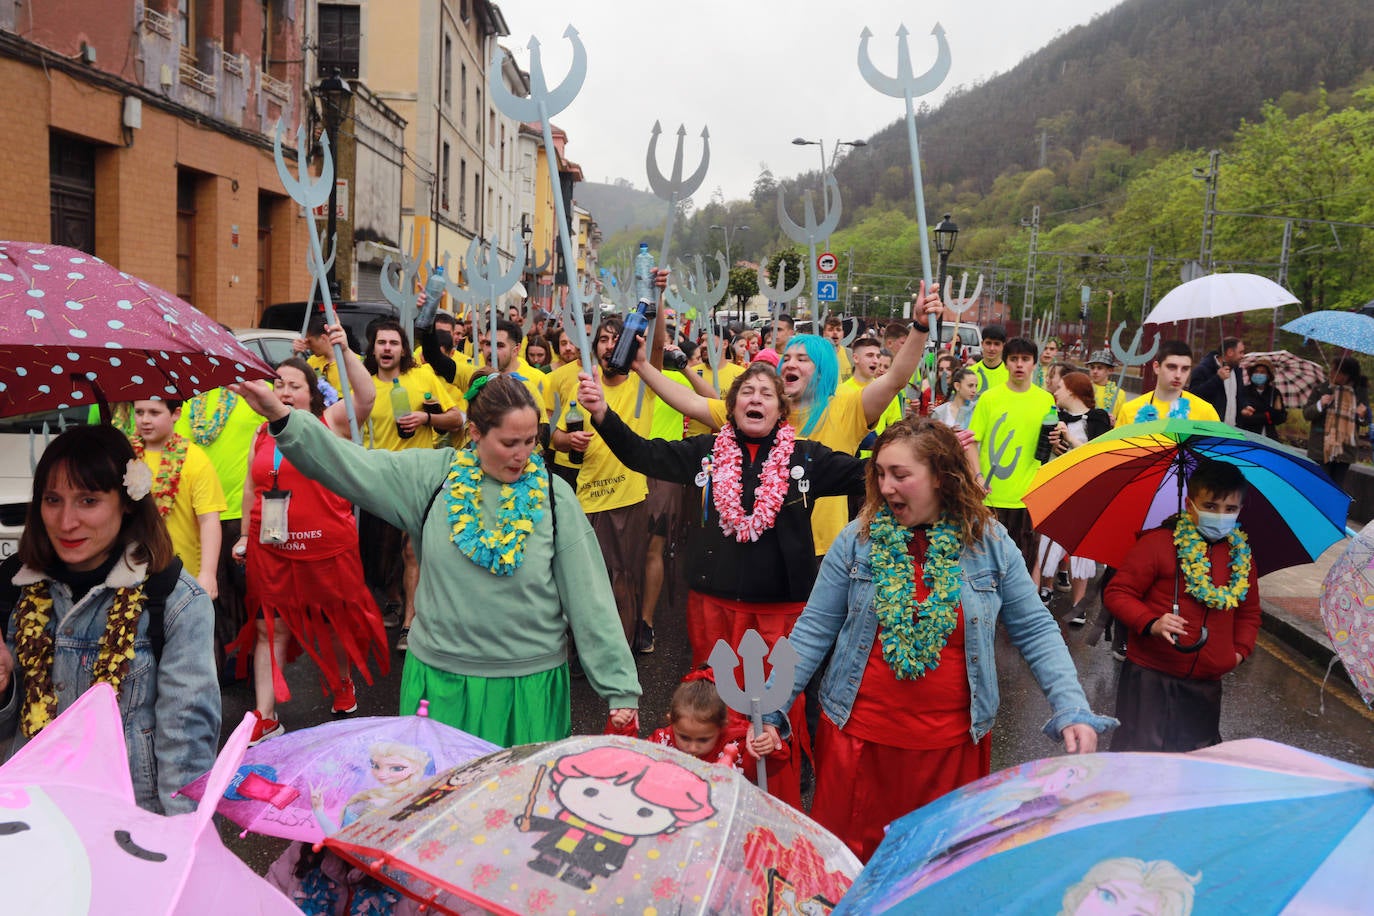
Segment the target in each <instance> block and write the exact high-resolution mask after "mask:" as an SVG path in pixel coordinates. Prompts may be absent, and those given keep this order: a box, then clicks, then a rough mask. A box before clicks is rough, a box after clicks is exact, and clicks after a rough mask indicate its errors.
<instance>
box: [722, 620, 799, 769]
mask: <svg viewBox="0 0 1374 916" xmlns="http://www.w3.org/2000/svg"><path fill="white" fill-rule="evenodd" d="M765 658H767V659H768V664H769V666H770V667H771V668H772V671H771V673H770V674H769V675H768V676H767V677H764V673H763V661H764V659H765ZM707 661H708V662H709V663H710V665H711V673H712V674H713V675H714V676H715V679H716V692H717V693H719V694H720V698H721V699H722V700H724V701H725V705H726V706H729V707H730V708H731V709H733V710H734V711H735V712H737V713H740V714H741V715H745V716H748V717H749V719H750V720H751V721H752V722H753V723H754V733H755V734H759V735H761V734H763V717H764V716H765V715H767V714H768V713H770V712H777V711H778V710H779V709H782V708H783V706H785V705H787V701H788V700H789V699H790V698H791V696H792V686H793V684H794V682H795V679H796V675H797V661H798V657H797V650H796V649H794V648H792V643H790V642H789V641H788V639H787V637H786V636H782V637H779V638H778V641H777V642H775V643H773V648H772V650H769V648H768V643H767V642H765V641H764V638H763V637H762V636H760V635H759V631H758V630H745V631H744V636H743V637H742V638H741V639H740V641H739V649H738V651H736V650H735V649H732V648H731V647H730V644H729V643H728V642H726V641H725V640H723V639H718V640H716V646H715V648H714V649H712V650H711V655H710V657H709V658H707ZM741 662H742V663H743V664H744V684H743V685H741V684H740V683H739V681H738V680H736V679H735V668H736V667H738V666H739V665H740V663H741ZM758 783H759V788H760V789H762V790H763V791H765V792H767V791H768V767H767V765H766V763H765V761H764V760H760V761H759V766H758Z"/></svg>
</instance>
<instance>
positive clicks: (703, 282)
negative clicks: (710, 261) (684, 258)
mask: <svg viewBox="0 0 1374 916" xmlns="http://www.w3.org/2000/svg"><path fill="white" fill-rule="evenodd" d="M693 260H694V261H695V267H696V271H695V273H694V274H690V275H689V274H688V273H687V268H686V267H683V266H681V265H679V268H678V269H679V271H680V272H681V274H682V276H683V277H685V278H686V280H687V288H686V289H674V288H673V286H672V285H671V284H670V285H669V286H668V288H667V289H666V290H664V293H665V298H667V300H668V304H669V305H671V306H672V307H673V308H675V309H677V310H678V312H679V313H681V314H682V315H684V316H685V315H696V316H701V315H707V316H709V315H710V314H711V307H712V306H713V305H715V304H716V303H718V302H720V300H721V299H723V298H724V297H725V292H726V290H728V289H729V288H730V272H729V271H728V270H726V264H725V255H723V254H721V253H720V252H719V251H717V252H716V263H717V264H719V265H720V276H719V278H718V279H717V281H716V283H715V285H712V284H711V278H710V275H708V274H707V273H706V267H705V265H704V264H703V263H702V259H701V255H699V254H698V255H694V256H693ZM704 320H705V321H706V364H707V365H709V366H710V367H711V377H712V378H713V379H714V378H716V377H717V376H716V373H717V372H719V371H720V360H721V352H720V341H719V340H717V339H716V333H715V329H714V328H712V327H711V321H710V318H709V317H707V318H706V319H704ZM715 387H716V391H717V392H719V391H720V385H719V383H718V382H717V383H715Z"/></svg>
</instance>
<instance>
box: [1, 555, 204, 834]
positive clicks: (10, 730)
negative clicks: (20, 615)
mask: <svg viewBox="0 0 1374 916" xmlns="http://www.w3.org/2000/svg"><path fill="white" fill-rule="evenodd" d="M132 552H133V549H132V548H130V549H129V550H127V551H126V552H125V554H124V558H123V559H122V560H121V561H120V562H118V563H116V564H115V565H114V568H113V569H111V570H110V573H109V575H108V576H106V578H105V581H104V583H102V584H100V585H97V586H96V587H95V588H93V589H91V590H90V592H88V593H87V594H86V596H85V597H84V598H82V599H81V601H80V602H78V603H77V604H76V606H75V607H73V606H72V600H71V590H70V589H69V588H68V587H67V585H66V584H65V583H63V582H60V581H57V580H52V584H51V593H52V599H53V615H52V616H53V623H52V626H53V627H54V628H55V631H56V640H57V646H56V657H55V659H54V661H53V669H52V679H53V686H54V687H55V688H56V690H57V709H58V711H59V712H61V711H62V710H65V709H66V708H67V707H68V706H70V705H71V704H72V703H74V702H76V699H77V697H79V696H81V694H82V693H84V692H85V691H86V688H88V687H90V686H91V666H92V664H93V663H94V661H95V654H96V649H97V647H98V646H99V644H100V637H101V636H102V635H103V634H104V632H105V621H106V618H107V616H108V614H109V611H110V607H111V605H113V603H114V594H115V591H116V590H117V589H119V588H123V587H125V586H133V585H137V584H138V583H139V582H141V581H143V580H144V579H145V578H146V577H147V572H148V570H147V566H146V565H145V564H142V563H137V562H135V561H134V560H133V559H132V556H131V555H132ZM48 578H50V577H49V576H48V575H47V574H45V573H43V572H41V571H39V570H35V569H31V568H30V567H28V566H25V567H23V568H21V569H20V570H19V572H18V574H16V575H15V577H14V580H13V581H14V584H15V585H18V586H24V585H29V584H31V583H34V582H39V581H41V580H43V579H48ZM16 624H17V620H16V619H14V616H13V615H12V616H11V620H10V632H9V633H8V634H6V635H7V638H8V642H9V645H10V647H11V649H13V646H14V631H15V627H16ZM163 624H164V631H165V633H166V643H165V644H164V646H163V649H162V659H161V661H160V662H156V661H154V659H153V647H152V643H151V642H149V640H148V615H147V614H144V615H143V616H142V618H141V619H140V620H139V622H138V633H137V634H136V635H135V637H134V657H133V660H132V661H130V663H129V671H128V673H127V674H126V675H125V676H124V678H123V680H122V681H121V682H120V686H119V712H120V716H121V718H122V719H123V720H124V742H125V744H126V745H127V747H128V753H129V775H130V776H131V777H132V779H133V785H134V799H135V801H137V802H138V806H139V807H140V808H144V809H146V810H148V811H153V812H155V813H159V814H179V813H183V812H186V811H192V810H194V809H195V802H194V801H192V800H191V799H189V798H185V797H181V796H177V797H175V798H173V797H172V793H174V792H176V791H177V790H178V789H180V788H181V787H182V786H184V785H186V784H187V783H188V782H191V781H192V780H194V779H195V778H196V777H197V776H200V775H201V774H202V773H204V772H205V771H207V770H209V769H210V767H212V766H213V765H214V763H215V751H216V749H217V748H218V746H219V730H220V691H219V677H218V675H217V674H216V672H215V645H214V626H215V610H214V605H213V604H212V603H211V601H210V596H209V595H207V594H206V593H205V592H204V591H203V590H202V589H201V588H200V586H199V585H198V584H197V583H196V580H195V579H193V578H191V576H190V575H189V574H188V573H187V572H185V571H184V570H183V571H182V573H181V579H180V580H179V581H178V582H177V584H176V587H175V588H173V589H172V593H171V594H170V595H168V596H167V606H166V611H165V616H164V619H163ZM10 684H11V686H10V689H9V691H8V697H6V696H5V695H4V693H3V692H0V700H4V701H5V702H4V705H3V707H0V741H3V740H4V739H5V738H8V737H9V736H11V735H13V736H14V741H13V743H12V746H11V748H10V753H11V754H12V753H14V752H15V751H18V750H19V748H20V747H22V746H23V745H24V744H25V743H27V741H28V739H27V738H25V737H24V735H23V734H22V733H21V732H19V731H18V724H19V715H20V712H21V707H22V706H23V701H24V685H23V672H22V670H21V669H19V668H18V667H17V666H16V668H15V671H14V676H13V677H12V678H11V681H10Z"/></svg>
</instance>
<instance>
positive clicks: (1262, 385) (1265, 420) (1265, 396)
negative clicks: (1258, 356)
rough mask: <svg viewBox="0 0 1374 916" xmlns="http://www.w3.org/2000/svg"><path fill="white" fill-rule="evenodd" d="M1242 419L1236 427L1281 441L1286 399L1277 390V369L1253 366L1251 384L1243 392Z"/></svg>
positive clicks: (1266, 364)
mask: <svg viewBox="0 0 1374 916" xmlns="http://www.w3.org/2000/svg"><path fill="white" fill-rule="evenodd" d="M1240 403H1241V408H1240V416H1239V417H1238V418H1237V420H1236V423H1237V425H1238V426H1240V428H1241V429H1243V430H1245V431H1246V432H1251V433H1255V434H1257V435H1260V436H1268V437H1269V438H1270V439H1277V438H1278V426H1279V424H1280V423H1282V422H1283V421H1284V419H1286V418H1287V416H1288V410H1287V408H1285V407H1284V406H1283V396H1282V395H1281V394H1279V391H1278V389H1277V388H1275V387H1274V366H1273V365H1272V364H1271V363H1266V362H1256V363H1253V364H1252V365H1251V366H1250V381H1249V382H1248V383H1247V384H1246V386H1245V388H1244V389H1242V390H1241V395H1240Z"/></svg>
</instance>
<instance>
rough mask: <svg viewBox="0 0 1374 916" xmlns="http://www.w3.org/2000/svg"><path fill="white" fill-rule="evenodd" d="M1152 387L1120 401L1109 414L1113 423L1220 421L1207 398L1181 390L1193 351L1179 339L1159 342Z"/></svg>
mask: <svg viewBox="0 0 1374 916" xmlns="http://www.w3.org/2000/svg"><path fill="white" fill-rule="evenodd" d="M1153 368H1154V371H1155V388H1154V390H1153V391H1148V392H1146V393H1145V394H1142V395H1141V396H1140V397H1138V398H1132V399H1131V400H1129V401H1126V402H1124V403H1122V404H1121V405H1120V406H1118V407H1117V409H1116V416H1115V417H1113V420H1115V424H1116V425H1117V426H1125V425H1127V424H1128V423H1140V422H1144V421H1147V420H1167V419H1169V418H1170V417H1176V418H1182V419H1185V420H1212V421H1214V422H1218V423H1219V422H1221V418H1220V417H1219V416H1217V410H1216V408H1215V407H1213V406H1212V405H1211V404H1209V403H1207V401H1205V400H1203V399H1202V398H1200V397H1198V396H1197V395H1195V394H1191V393H1189V392H1186V391H1184V390H1183V386H1184V385H1186V384H1187V383H1188V375H1189V373H1191V372H1192V371H1193V352H1192V350H1190V349H1188V345H1187V344H1186V343H1184V342H1183V341H1181V340H1166V341H1165V342H1164V343H1162V344H1160V345H1159V351H1158V352H1157V353H1156V354H1155V360H1154V363H1153Z"/></svg>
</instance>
